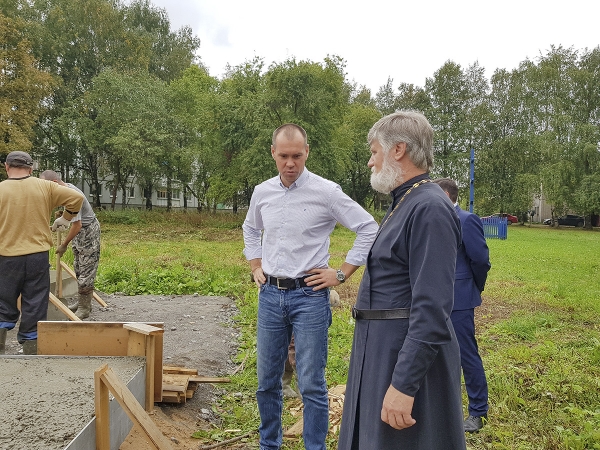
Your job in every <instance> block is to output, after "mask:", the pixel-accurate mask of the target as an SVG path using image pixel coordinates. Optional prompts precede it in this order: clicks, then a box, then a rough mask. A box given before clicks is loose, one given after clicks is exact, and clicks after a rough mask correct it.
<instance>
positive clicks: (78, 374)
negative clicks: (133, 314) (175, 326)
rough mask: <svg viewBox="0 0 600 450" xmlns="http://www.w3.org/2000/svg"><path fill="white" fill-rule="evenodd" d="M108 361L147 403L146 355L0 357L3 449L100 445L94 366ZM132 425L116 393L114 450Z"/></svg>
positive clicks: (86, 449)
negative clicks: (96, 418) (97, 426)
mask: <svg viewBox="0 0 600 450" xmlns="http://www.w3.org/2000/svg"><path fill="white" fill-rule="evenodd" d="M104 364H108V366H109V367H111V368H112V369H113V370H114V371H115V373H116V374H117V376H118V377H119V378H120V379H121V380H122V381H123V382H124V383H126V384H127V387H128V388H129V390H130V391H131V392H132V394H133V395H134V396H135V398H136V399H137V400H138V402H140V404H141V405H144V401H145V394H144V391H145V358H140V357H129V356H127V357H77V356H75V357H62V356H3V357H0V385H1V386H2V391H3V392H2V394H3V399H4V401H3V402H1V403H0V417H2V420H1V421H0V450H23V449H28V450H95V448H96V427H95V426H96V424H95V417H94V415H95V410H94V398H95V391H94V371H95V370H96V369H98V368H99V367H101V366H102V365H104ZM132 427H133V423H132V422H131V420H130V419H129V417H128V416H127V414H126V413H125V411H123V409H122V408H121V405H120V404H119V403H118V402H117V401H116V400H115V399H114V398H112V396H111V401H110V448H111V450H118V449H119V447H120V446H121V444H122V443H123V441H124V440H125V438H126V437H127V435H128V433H129V431H130V430H131V428H132Z"/></svg>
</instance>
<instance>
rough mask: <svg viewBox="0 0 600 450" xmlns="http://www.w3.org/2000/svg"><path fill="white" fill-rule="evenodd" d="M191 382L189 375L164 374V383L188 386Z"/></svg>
mask: <svg viewBox="0 0 600 450" xmlns="http://www.w3.org/2000/svg"><path fill="white" fill-rule="evenodd" d="M189 382H190V376H189V375H179V374H176V373H165V374H163V384H177V385H185V386H187V385H188V383H189Z"/></svg>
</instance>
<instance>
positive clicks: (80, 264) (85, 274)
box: [71, 219, 100, 294]
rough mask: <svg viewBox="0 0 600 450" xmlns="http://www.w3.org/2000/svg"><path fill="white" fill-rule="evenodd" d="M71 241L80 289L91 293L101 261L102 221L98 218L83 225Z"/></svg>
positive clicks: (82, 292) (81, 291)
mask: <svg viewBox="0 0 600 450" xmlns="http://www.w3.org/2000/svg"><path fill="white" fill-rule="evenodd" d="M71 243H72V248H73V255H74V258H73V260H74V268H75V275H77V285H78V291H79V293H80V294H90V293H92V292H94V281H95V280H96V272H97V271H98V263H99V262H100V223H99V222H98V220H97V219H96V220H94V221H93V222H92V223H91V224H90V225H88V226H86V227H82V228H81V230H80V231H79V233H77V236H75V238H74V239H73V241H71Z"/></svg>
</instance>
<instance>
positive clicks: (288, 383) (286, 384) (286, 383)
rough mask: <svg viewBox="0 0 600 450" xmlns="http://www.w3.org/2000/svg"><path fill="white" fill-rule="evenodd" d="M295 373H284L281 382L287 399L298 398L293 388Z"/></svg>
mask: <svg viewBox="0 0 600 450" xmlns="http://www.w3.org/2000/svg"><path fill="white" fill-rule="evenodd" d="M293 376H294V372H288V371H287V370H286V371H285V372H283V377H282V378H281V382H282V384H283V396H284V397H285V398H298V393H297V392H296V391H295V390H294V389H293V388H292V377H293Z"/></svg>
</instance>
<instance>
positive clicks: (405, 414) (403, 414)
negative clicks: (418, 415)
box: [381, 385, 417, 430]
mask: <svg viewBox="0 0 600 450" xmlns="http://www.w3.org/2000/svg"><path fill="white" fill-rule="evenodd" d="M414 402H415V398H414V397H410V396H408V395H406V394H403V393H402V392H400V391H399V390H398V389H396V388H395V387H393V386H392V385H390V387H389V388H388V390H387V392H386V393H385V397H384V398H383V406H382V407H381V420H383V421H384V422H385V423H387V424H388V425H389V426H391V427H392V428H395V429H396V430H402V429H404V428H408V427H412V426H413V425H414V424H415V423H417V421H416V420H415V419H413V418H412V415H411V414H412V409H413V404H414Z"/></svg>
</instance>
